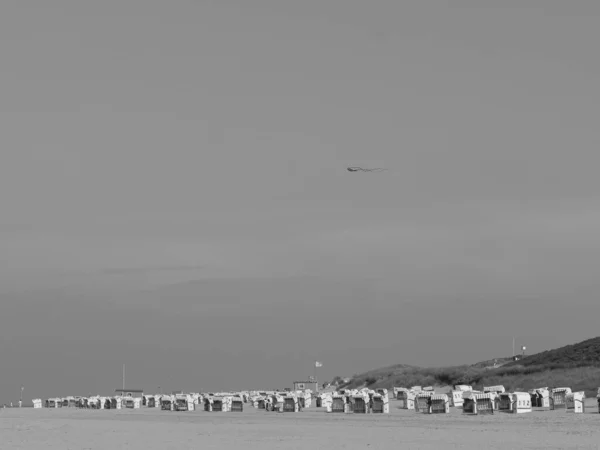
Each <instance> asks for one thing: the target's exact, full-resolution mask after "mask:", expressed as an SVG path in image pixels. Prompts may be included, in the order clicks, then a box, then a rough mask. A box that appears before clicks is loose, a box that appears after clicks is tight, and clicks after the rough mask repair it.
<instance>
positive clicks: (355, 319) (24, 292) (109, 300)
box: [0, 0, 600, 401]
mask: <svg viewBox="0 0 600 450" xmlns="http://www.w3.org/2000/svg"><path fill="white" fill-rule="evenodd" d="M599 14H600V4H599V3H598V2H596V1H571V2H563V1H551V0H543V1H542V0H540V1H502V2H492V1H484V0H477V1H475V0H473V1H470V2H467V1H453V2H452V1H436V2H434V1H423V0H418V1H412V2H409V1H395V0H371V1H368V2H367V1H364V0H361V1H358V0H303V1H301V2H300V1H291V0H252V1H247V0H236V1H234V0H219V1H216V0H215V1H201V0H196V1H191V0H189V1H178V2H173V1H170V2H165V1H157V0H129V1H123V0H104V1H102V2H83V1H80V0H73V1H63V0H54V1H52V2H48V1H42V0H38V1H33V0H32V1H28V2H24V1H18V0H5V1H4V2H2V5H0V57H1V59H2V71H1V74H2V76H1V78H0V99H1V101H0V124H1V125H0V126H1V127H2V128H1V129H2V138H3V139H2V140H3V145H2V153H1V155H2V164H0V207H1V210H0V212H1V216H0V222H1V223H0V248H1V249H2V251H0V276H1V278H0V294H1V296H2V297H1V298H2V303H1V306H0V308H1V314H0V339H1V342H2V345H1V347H0V361H1V363H2V377H0V401H10V400H16V399H17V396H18V391H19V386H20V383H22V382H23V383H25V385H26V395H25V397H27V398H31V397H32V396H50V395H67V394H87V393H89V392H90V391H91V392H98V393H102V392H105V393H107V392H110V391H111V390H112V389H114V388H117V387H119V386H120V383H121V364H122V363H123V362H126V364H127V370H128V373H129V374H130V375H128V383H127V384H133V385H135V386H141V387H143V388H145V389H148V390H154V389H155V388H156V387H157V386H158V385H161V386H162V387H164V388H165V389H180V388H181V389H190V390H197V389H213V390H217V389H225V388H229V387H232V388H253V387H257V388H258V387H264V388H270V387H287V386H289V385H290V382H291V381H293V379H295V378H302V377H305V376H307V375H310V374H312V371H313V368H312V361H314V359H315V358H318V359H319V360H322V361H323V363H324V366H323V369H321V370H322V374H321V377H322V378H330V377H332V376H334V375H351V374H352V373H354V372H359V371H362V370H367V369H371V368H373V367H378V366H382V365H386V364H392V363H396V362H405V363H407V364H422V365H442V364H451V363H457V364H458V363H463V362H464V363H467V362H475V361H478V360H481V359H487V358H490V357H497V356H504V355H506V354H509V353H510V351H511V343H512V340H511V336H512V335H513V334H515V335H517V336H519V339H520V340H521V341H522V343H523V344H525V343H526V345H527V346H528V349H529V351H541V350H545V349H547V348H552V347H555V346H559V345H563V344H568V343H571V342H575V341H578V340H582V339H585V338H588V337H590V336H593V335H594V334H596V333H595V331H594V329H595V325H596V323H595V321H596V317H597V316H598V313H600V306H596V304H597V303H598V302H597V300H596V296H597V292H598V288H599V287H600V282H599V281H598V275H597V267H598V265H599V263H600V236H599V232H598V230H599V229H600V208H599V206H600V190H599V188H600V182H599V181H598V176H597V171H598V163H599V162H600V153H599V152H598V148H599V144H600V128H599V127H598V120H599V118H600V114H599V113H600V111H599V105H600V103H599V100H600V88H599V87H598V79H599V75H600V62H599V60H598V58H597V57H596V54H597V43H598V42H600V17H599ZM355 165H359V166H360V165H364V166H369V167H375V166H377V167H382V166H383V167H387V168H389V170H388V171H387V172H382V173H376V174H373V173H371V174H363V173H356V174H354V173H352V174H351V173H348V172H346V171H345V167H347V166H355ZM129 380H130V382H129ZM135 386H133V387H135ZM130 387H131V386H130Z"/></svg>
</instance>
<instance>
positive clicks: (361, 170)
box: [347, 167, 387, 172]
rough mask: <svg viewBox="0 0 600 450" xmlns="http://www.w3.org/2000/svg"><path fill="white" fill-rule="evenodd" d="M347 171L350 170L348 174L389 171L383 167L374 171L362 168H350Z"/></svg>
mask: <svg viewBox="0 0 600 450" xmlns="http://www.w3.org/2000/svg"><path fill="white" fill-rule="evenodd" d="M347 170H348V172H381V171H383V170H387V169H384V168H382V167H376V168H374V169H365V168H362V167H348V169H347Z"/></svg>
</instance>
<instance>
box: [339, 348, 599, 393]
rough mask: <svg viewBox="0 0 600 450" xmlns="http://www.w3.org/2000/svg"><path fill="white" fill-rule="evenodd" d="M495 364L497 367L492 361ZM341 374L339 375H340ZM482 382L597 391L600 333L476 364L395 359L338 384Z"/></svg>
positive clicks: (511, 388)
mask: <svg viewBox="0 0 600 450" xmlns="http://www.w3.org/2000/svg"><path fill="white" fill-rule="evenodd" d="M494 364H495V366H494ZM336 378H337V377H336ZM456 384H468V385H472V386H473V388H475V389H482V388H483V386H493V385H503V386H504V387H505V388H506V389H507V390H508V391H516V390H527V389H531V388H536V387H561V386H564V387H570V388H571V389H573V391H585V393H586V396H596V393H597V390H598V387H600V337H597V338H593V339H588V340H586V341H583V342H580V343H577V344H574V345H568V346H565V347H561V348H558V349H554V350H549V351H545V352H541V353H537V354H534V355H530V356H526V357H525V358H523V359H520V360H518V361H513V359H512V358H511V357H508V358H506V357H505V358H497V359H496V360H495V361H494V360H489V361H482V362H479V363H476V364H470V365H461V366H452V367H439V368H437V367H436V368H424V367H416V366H409V365H405V364H396V365H393V366H389V367H384V368H381V369H376V370H371V371H368V372H365V373H362V374H358V375H354V376H353V377H352V378H351V379H350V381H349V382H347V383H341V384H339V388H355V387H362V386H368V387H371V388H388V389H391V388H392V387H394V386H399V387H411V386H447V385H450V386H453V385H456Z"/></svg>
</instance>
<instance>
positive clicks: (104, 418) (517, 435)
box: [0, 399, 600, 450]
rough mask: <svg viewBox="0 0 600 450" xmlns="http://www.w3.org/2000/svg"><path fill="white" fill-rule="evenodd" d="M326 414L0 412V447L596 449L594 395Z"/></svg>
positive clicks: (598, 421)
mask: <svg viewBox="0 0 600 450" xmlns="http://www.w3.org/2000/svg"><path fill="white" fill-rule="evenodd" d="M398 405H399V402H397V401H391V402H390V414H389V415H388V414H385V415H381V414H377V415H361V414H327V413H325V411H324V410H323V409H321V408H309V409H305V410H303V411H302V412H300V413H273V412H265V411H264V410H255V409H254V408H251V407H246V408H245V410H244V412H241V413H239V412H237V413H233V412H229V413H220V412H204V411H193V412H170V411H161V410H156V409H146V408H143V409H139V410H108V411H106V410H100V411H95V410H78V409H70V408H64V409H63V408H61V409H51V410H50V409H33V408H23V409H17V408H14V409H9V408H7V409H4V410H0V448H1V449H3V450H4V449H27V450H35V449H61V450H65V449H79V450H83V449H94V450H96V449H119V450H123V449H130V450H146V449H162V450H167V449H180V450H181V449H212V448H214V449H216V448H219V449H227V450H229V449H231V450H233V449H240V448H244V449H250V450H252V449H355V448H356V449H369V450H375V449H407V450H409V449H412V450H417V449H422V450H425V449H579V450H584V449H594V450H596V449H600V415H599V414H598V407H597V404H596V399H587V401H586V413H585V414H572V413H567V412H566V411H565V410H557V411H534V412H532V413H528V414H519V415H514V414H505V413H496V414H494V415H490V416H466V415H463V414H462V410H460V409H454V408H451V413H450V414H446V415H424V414H419V413H416V412H414V411H406V410H400V409H398Z"/></svg>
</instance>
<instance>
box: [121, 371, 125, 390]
mask: <svg viewBox="0 0 600 450" xmlns="http://www.w3.org/2000/svg"><path fill="white" fill-rule="evenodd" d="M121 395H125V364H123V392H122V393H121Z"/></svg>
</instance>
